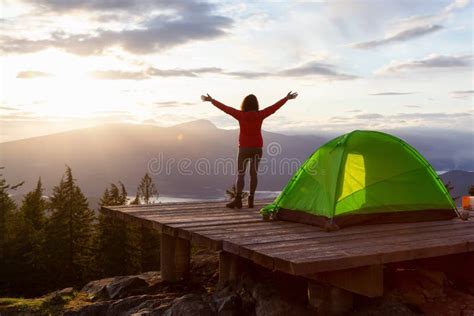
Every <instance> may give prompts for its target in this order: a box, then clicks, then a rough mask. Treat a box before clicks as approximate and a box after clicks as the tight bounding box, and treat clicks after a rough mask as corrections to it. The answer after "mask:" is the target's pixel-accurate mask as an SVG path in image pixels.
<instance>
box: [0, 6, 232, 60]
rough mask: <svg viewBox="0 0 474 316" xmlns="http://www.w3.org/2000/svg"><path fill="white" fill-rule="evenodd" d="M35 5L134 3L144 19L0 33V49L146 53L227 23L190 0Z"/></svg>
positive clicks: (214, 32) (216, 32) (211, 34)
mask: <svg viewBox="0 0 474 316" xmlns="http://www.w3.org/2000/svg"><path fill="white" fill-rule="evenodd" d="M34 3H35V4H36V3H37V2H36V1H34ZM41 7H43V8H51V9H52V10H55V11H60V12H62V11H71V10H83V11H88V10H103V11H104V12H107V10H110V9H120V10H123V11H125V12H128V10H131V9H134V10H139V13H140V14H142V15H143V16H144V20H143V21H141V22H140V23H138V24H136V23H135V25H126V26H124V27H126V28H124V29H122V30H110V29H94V30H90V31H89V32H87V33H86V34H69V33H65V32H64V31H55V32H52V33H50V34H49V37H48V38H45V39H30V38H17V37H10V36H3V37H2V38H1V39H0V43H1V48H0V50H1V51H2V52H3V53H32V52H37V51H40V50H44V49H47V48H57V49H62V50H64V51H67V52H69V53H73V54H77V55H99V54H103V53H104V52H105V51H106V50H107V49H109V48H111V47H120V48H122V49H123V50H125V51H128V52H131V53H134V54H149V53H154V52H158V51H162V50H166V49H169V48H172V47H175V46H178V45H182V44H186V43H189V42H192V41H197V40H210V39H214V38H217V37H220V36H223V35H226V34H227V30H228V29H229V28H230V27H231V26H232V24H233V20H232V19H230V18H228V17H225V16H221V15H216V14H213V11H214V9H215V6H214V5H212V4H209V3H204V2H197V1H193V0H186V1H185V0H182V1H144V2H143V3H142V2H141V1H125V0H120V1H105V0H102V1H100V0H96V1H79V0H68V1H66V0H56V1H53V0H49V1H46V2H44V3H43V4H42V5H41ZM101 12H102V11H101ZM150 12H152V13H150ZM153 12H155V13H153ZM156 12H159V13H156ZM89 13H90V12H89ZM150 14H154V15H151V16H150Z"/></svg>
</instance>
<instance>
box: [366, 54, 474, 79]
mask: <svg viewBox="0 0 474 316" xmlns="http://www.w3.org/2000/svg"><path fill="white" fill-rule="evenodd" d="M472 59H473V55H453V56H450V55H437V54H432V55H429V56H428V57H426V58H423V59H419V60H409V61H391V62H390V63H389V64H388V65H386V66H383V67H382V68H380V69H378V70H376V71H375V74H388V73H397V72H410V71H416V70H427V69H453V68H469V67H471V65H472Z"/></svg>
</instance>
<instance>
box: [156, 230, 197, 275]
mask: <svg viewBox="0 0 474 316" xmlns="http://www.w3.org/2000/svg"><path fill="white" fill-rule="evenodd" d="M160 250H161V257H160V262H161V279H162V280H163V281H168V282H178V281H180V280H182V279H186V278H187V277H188V276H189V265H190V255H191V247H190V243H189V241H188V240H185V239H182V238H178V237H173V236H171V235H168V234H161V249H160Z"/></svg>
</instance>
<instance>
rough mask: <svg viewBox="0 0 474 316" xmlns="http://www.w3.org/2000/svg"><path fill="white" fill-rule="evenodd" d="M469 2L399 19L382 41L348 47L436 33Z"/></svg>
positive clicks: (367, 46) (372, 45) (460, 0)
mask: <svg viewBox="0 0 474 316" xmlns="http://www.w3.org/2000/svg"><path fill="white" fill-rule="evenodd" d="M469 3H470V0H455V1H453V2H452V3H450V4H449V5H447V6H445V7H444V8H443V9H441V10H440V11H439V12H438V13H436V14H427V15H416V16H411V17H409V18H404V19H399V20H398V21H396V22H395V23H392V26H391V28H392V29H391V30H390V31H389V32H387V35H386V36H385V37H384V38H382V39H376V40H371V41H364V42H360V43H354V44H351V45H350V46H351V47H353V48H359V49H370V48H375V47H378V46H383V45H388V44H393V43H397V42H405V41H409V40H412V39H416V38H419V37H422V36H425V35H428V34H432V33H435V32H438V31H440V30H442V29H443V28H444V26H443V25H441V23H443V22H444V21H445V20H446V19H447V18H448V17H449V16H450V15H451V14H452V13H453V12H454V11H456V10H460V9H463V8H465V7H467V6H468V5H469Z"/></svg>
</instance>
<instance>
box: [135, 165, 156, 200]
mask: <svg viewBox="0 0 474 316" xmlns="http://www.w3.org/2000/svg"><path fill="white" fill-rule="evenodd" d="M137 196H138V197H140V198H142V199H143V201H144V202H145V204H150V199H152V198H153V197H155V196H156V197H158V190H157V189H156V186H155V184H154V183H153V180H152V179H151V177H150V175H149V174H148V172H147V173H145V175H144V176H143V178H142V179H141V180H140V184H139V185H138V190H137Z"/></svg>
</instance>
